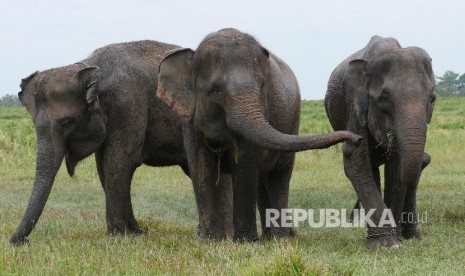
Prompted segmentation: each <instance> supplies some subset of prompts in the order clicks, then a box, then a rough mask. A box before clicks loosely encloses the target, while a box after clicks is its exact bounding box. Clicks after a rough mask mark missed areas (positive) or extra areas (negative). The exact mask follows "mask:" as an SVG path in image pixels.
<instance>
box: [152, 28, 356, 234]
mask: <svg viewBox="0 0 465 276" xmlns="http://www.w3.org/2000/svg"><path fill="white" fill-rule="evenodd" d="M157 96H158V97H160V98H161V99H163V100H164V101H165V102H166V103H167V104H168V105H169V106H170V107H171V108H172V109H173V110H175V111H176V112H177V113H178V115H179V116H180V117H181V118H182V119H183V121H184V122H185V124H184V131H185V139H186V146H185V147H186V150H187V156H188V159H189V164H190V165H191V167H190V171H191V173H192V175H191V179H192V180H193V185H194V190H195V195H196V201H197V206H198V212H199V216H200V235H201V236H202V237H206V238H211V239H222V238H224V236H223V234H222V233H221V231H219V230H218V227H217V225H218V224H217V222H218V221H219V220H220V219H221V214H219V213H218V212H217V210H218V204H220V203H221V201H220V200H219V197H218V192H219V191H220V190H221V189H220V188H219V187H217V186H216V185H215V183H216V181H217V178H218V174H219V172H225V173H231V174H232V178H233V221H234V239H235V240H247V241H253V240H256V239H257V238H258V235H257V225H256V203H257V201H258V209H259V213H260V217H261V222H262V228H263V234H264V235H265V236H291V235H292V229H290V228H273V227H266V225H265V210H266V209H267V208H273V209H282V208H287V206H288V194H289V180H290V178H291V173H292V169H293V165H294V155H295V153H294V152H295V151H301V150H307V149H316V148H325V147H328V146H331V145H334V144H336V143H339V142H342V141H347V140H349V141H352V142H355V143H356V142H358V141H359V139H360V137H359V136H358V135H354V134H353V133H351V132H348V131H338V132H334V133H331V134H327V135H316V136H298V135H297V133H298V129H299V118H300V92H299V87H298V84H297V80H296V78H295V76H294V74H293V72H292V71H291V69H290V68H289V67H288V65H287V64H286V63H284V62H283V61H282V60H281V59H279V58H278V57H276V56H275V55H273V54H272V53H270V52H269V51H268V50H266V49H265V48H263V47H262V46H261V45H260V44H259V43H258V42H257V41H256V40H255V39H254V38H253V37H252V36H250V35H248V34H245V33H242V32H240V31H238V30H235V29H223V30H220V31H218V32H215V33H212V34H210V35H208V36H207V37H206V38H205V39H204V40H203V41H202V42H201V43H200V45H199V46H198V48H197V50H196V51H193V50H191V49H175V50H173V51H171V52H170V53H169V54H167V55H166V57H165V58H164V59H163V60H162V62H161V65H160V71H159V86H158V90H157Z"/></svg>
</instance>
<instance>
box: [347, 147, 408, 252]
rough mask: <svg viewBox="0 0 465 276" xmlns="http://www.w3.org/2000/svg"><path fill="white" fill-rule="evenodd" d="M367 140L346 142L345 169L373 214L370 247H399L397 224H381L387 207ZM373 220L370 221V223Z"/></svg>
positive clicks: (362, 200)
mask: <svg viewBox="0 0 465 276" xmlns="http://www.w3.org/2000/svg"><path fill="white" fill-rule="evenodd" d="M367 143H368V142H367V141H366V139H364V140H363V141H362V144H361V145H360V146H359V147H355V146H353V145H351V144H349V143H344V144H343V154H344V171H345V174H346V176H347V177H348V178H349V179H350V181H351V182H352V185H353V186H354V189H355V192H356V193H357V197H358V199H359V200H360V202H361V203H362V205H363V208H364V209H365V213H366V214H371V216H370V217H368V218H369V219H370V221H368V218H367V222H368V223H369V224H368V234H367V246H368V248H370V249H375V248H377V247H380V246H385V247H398V246H399V244H400V242H399V240H398V239H397V235H396V231H395V227H392V225H381V224H380V222H381V219H382V218H383V213H384V212H385V210H387V207H386V205H385V204H384V201H383V198H382V196H381V193H380V192H379V189H378V185H377V183H376V177H375V176H374V175H373V166H372V164H371V162H370V160H371V159H370V155H369V153H368V145H367ZM370 223H371V224H370Z"/></svg>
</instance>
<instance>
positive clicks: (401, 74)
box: [325, 36, 436, 248]
mask: <svg viewBox="0 0 465 276" xmlns="http://www.w3.org/2000/svg"><path fill="white" fill-rule="evenodd" d="M434 87H435V77H434V74H433V70H432V65H431V58H430V56H429V55H428V54H427V53H426V51H425V50H423V49H421V48H417V47H409V48H402V47H401V46H400V45H399V43H398V42H397V40H395V39H393V38H382V37H379V36H374V37H372V38H371V40H370V41H369V43H368V45H367V46H366V47H365V48H363V49H361V50H359V51H358V52H356V53H355V54H353V55H351V56H350V57H348V58H347V59H345V60H344V61H343V62H342V63H341V64H340V65H339V66H337V67H336V69H335V70H334V71H333V73H332V74H331V77H330V79H329V82H328V90H327V93H326V98H325V107H326V112H327V115H328V118H329V120H330V122H331V125H332V127H333V129H334V130H350V131H353V132H354V133H357V134H359V135H361V136H363V137H364V138H365V139H364V140H362V143H361V145H360V146H359V147H357V148H355V147H353V146H352V145H350V144H344V146H343V158H344V170H345V173H346V175H347V177H348V178H349V179H350V181H351V182H352V185H353V186H354V189H355V191H356V193H357V197H358V198H359V201H360V202H361V204H362V206H363V208H364V209H366V210H374V213H373V215H372V216H371V219H372V220H373V222H374V225H375V226H376V227H373V225H369V227H368V235H367V246H368V247H369V248H377V247H379V246H386V247H397V246H399V245H400V242H401V239H402V238H412V237H416V238H420V231H419V228H418V225H417V223H416V219H414V221H413V222H412V220H410V222H411V223H409V222H407V221H406V219H405V218H406V217H407V216H410V218H415V217H416V212H417V211H416V192H417V186H418V182H419V179H420V174H421V171H422V169H423V168H424V167H425V166H426V165H428V163H429V162H430V156H429V155H428V154H427V153H425V152H424V150H425V142H426V131H427V123H429V122H430V120H431V116H432V113H433V107H434V103H435V100H436V95H435V92H434ZM382 164H384V165H385V179H384V180H385V189H384V201H383V198H382V195H381V189H380V186H381V184H380V173H379V166H380V165H382ZM385 210H391V212H392V213H389V212H386V211H385ZM383 212H384V215H383ZM390 215H392V216H390ZM383 216H384V218H385V219H386V220H385V221H386V222H389V221H390V220H389V219H387V218H394V220H395V224H393V223H387V224H385V225H380V222H381V219H382V218H383ZM391 222H392V221H391ZM383 226H385V227H383Z"/></svg>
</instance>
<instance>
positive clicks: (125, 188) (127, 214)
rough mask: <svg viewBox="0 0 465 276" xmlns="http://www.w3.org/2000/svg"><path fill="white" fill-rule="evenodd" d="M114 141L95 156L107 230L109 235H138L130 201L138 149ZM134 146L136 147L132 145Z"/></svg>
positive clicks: (137, 160)
mask: <svg viewBox="0 0 465 276" xmlns="http://www.w3.org/2000/svg"><path fill="white" fill-rule="evenodd" d="M113 138H115V139H114V140H112V141H109V142H108V144H107V147H106V148H105V149H103V150H101V151H100V152H99V153H98V154H97V155H96V161H97V168H98V173H99V177H100V180H101V181H102V187H103V188H104V191H105V199H106V204H105V205H106V219H107V229H108V232H109V233H111V234H125V233H134V234H141V233H142V230H141V228H140V227H139V224H138V223H137V221H136V219H135V217H134V212H133V207H132V201H131V180H132V176H133V174H134V172H135V170H136V168H137V167H138V166H139V165H140V161H139V158H138V157H139V156H140V149H137V148H133V147H132V146H131V145H128V144H125V145H122V144H121V143H120V142H119V141H124V140H122V139H117V138H118V137H117V136H116V135H115V136H113ZM134 145H137V143H136V142H134ZM123 149H124V150H123Z"/></svg>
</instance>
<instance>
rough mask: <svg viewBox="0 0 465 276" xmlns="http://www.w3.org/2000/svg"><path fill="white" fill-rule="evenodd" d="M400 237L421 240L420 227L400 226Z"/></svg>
mask: <svg viewBox="0 0 465 276" xmlns="http://www.w3.org/2000/svg"><path fill="white" fill-rule="evenodd" d="M402 237H403V238H404V239H406V240H408V239H418V240H421V233H420V227H419V226H418V224H417V223H404V224H402Z"/></svg>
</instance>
